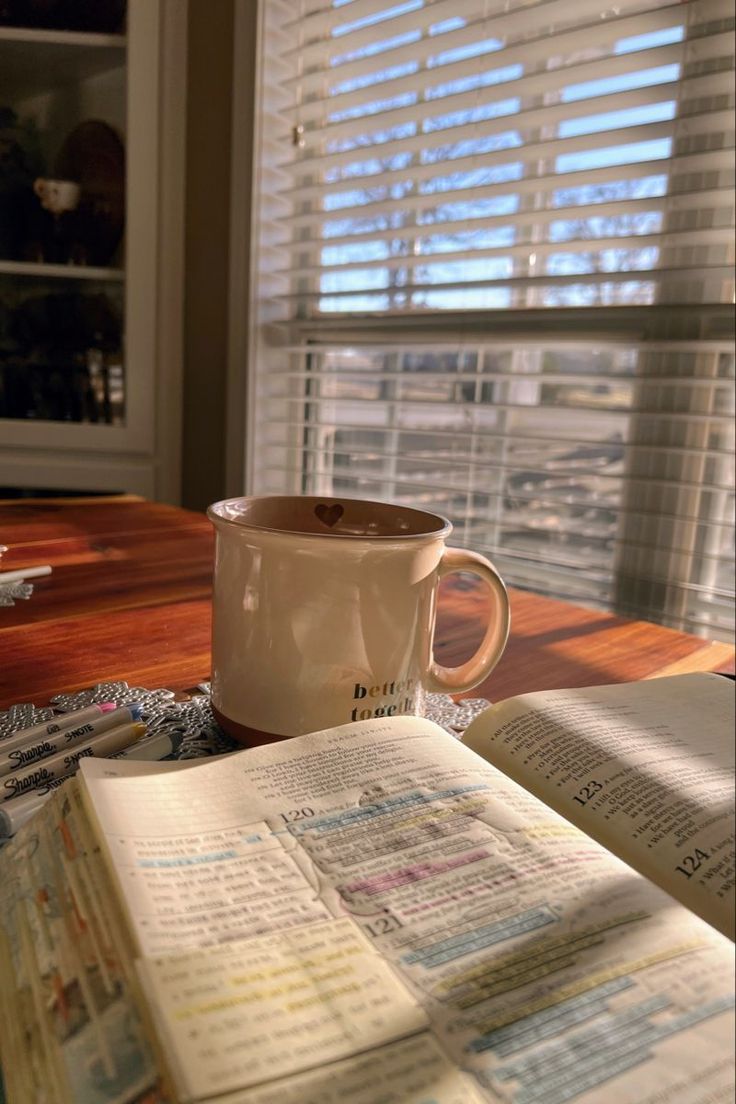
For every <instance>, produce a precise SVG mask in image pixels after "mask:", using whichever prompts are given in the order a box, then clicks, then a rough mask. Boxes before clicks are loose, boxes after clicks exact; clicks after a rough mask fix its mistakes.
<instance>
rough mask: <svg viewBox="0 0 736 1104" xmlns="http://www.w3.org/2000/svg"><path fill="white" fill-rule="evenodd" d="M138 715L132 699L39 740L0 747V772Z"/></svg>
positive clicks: (126, 721)
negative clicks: (10, 747) (126, 703)
mask: <svg viewBox="0 0 736 1104" xmlns="http://www.w3.org/2000/svg"><path fill="white" fill-rule="evenodd" d="M140 719H141V707H140V706H139V705H138V704H137V703H134V704H133V705H128V706H125V707H123V708H122V709H113V710H111V711H110V712H107V711H105V712H104V713H103V714H102V715H101V716H98V717H96V718H92V719H90V720H88V721H85V722H84V723H83V724H78V725H76V727H75V728H64V729H62V731H61V732H57V733H56V735H52V736H44V737H43V738H42V739H40V740H31V741H29V742H27V743H24V744H21V746H20V747H14V748H13V749H12V750H6V749H5V747H3V748H2V754H0V776H1V775H3V774H10V773H11V772H12V771H19V770H22V769H23V768H24V767H27V766H29V764H31V763H37V762H38V761H39V760H41V759H47V758H48V757H49V756H50V755H55V754H56V752H58V751H61V750H62V749H63V748H66V747H70V746H72V745H74V744H78V743H80V742H81V741H82V740H85V741H88V740H91V739H92V737H93V736H99V735H100V733H102V732H108V731H109V730H110V729H111V728H118V727H119V726H120V725H123V724H130V723H131V722H132V721H139V720H140Z"/></svg>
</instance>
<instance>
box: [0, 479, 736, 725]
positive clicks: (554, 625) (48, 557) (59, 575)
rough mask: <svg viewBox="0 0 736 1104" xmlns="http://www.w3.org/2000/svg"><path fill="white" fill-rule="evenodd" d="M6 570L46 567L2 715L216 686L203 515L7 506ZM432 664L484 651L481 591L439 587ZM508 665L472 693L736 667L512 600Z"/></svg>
mask: <svg viewBox="0 0 736 1104" xmlns="http://www.w3.org/2000/svg"><path fill="white" fill-rule="evenodd" d="M0 544H4V545H7V546H8V551H7V552H6V553H5V554H4V555H3V557H2V560H1V561H0V569H1V570H11V569H15V568H21V567H23V568H25V567H30V566H34V565H41V564H51V565H52V567H53V573H52V574H51V575H49V576H46V577H43V578H39V579H37V580H35V581H34V593H33V595H32V597H31V598H30V599H29V600H28V601H18V602H17V603H16V604H15V605H14V606H11V607H0V709H5V708H7V707H8V706H9V705H11V704H12V703H14V702H20V701H25V702H34V703H35V704H36V705H43V704H45V703H46V702H47V701H48V700H49V698H50V697H51V696H52V695H54V694H58V693H60V692H62V691H67V690H73V689H79V688H82V687H88V686H91V685H93V684H94V683H96V682H101V681H107V680H113V679H126V680H127V681H128V683H129V684H130V685H131V686H143V687H147V688H149V689H154V688H156V687H160V686H165V687H169V688H171V689H185V688H187V687H192V686H195V685H196V684H197V683H198V682H201V681H203V680H205V679H207V678H208V677H209V670H210V586H211V575H212V549H213V534H212V529H211V526H210V524H209V522H208V521H207V520H206V518H205V517H204V516H202V515H201V514H196V513H191V512H189V511H185V510H180V509H177V508H175V507H172V506H163V505H159V504H157V503H152V502H146V501H144V500H142V499H139V498H135V497H133V496H116V497H114V498H111V497H105V498H88V499H48V500H42V499H33V500H12V501H5V502H0ZM440 605H441V610H440V618H439V623H438V630H437V641H436V646H435V650H436V654H437V658H438V659H439V660H440V662H442V663H444V664H446V665H447V666H452V665H454V664H457V663H458V662H461V661H462V660H463V659H464V658H466V657H467V656H468V655H469V654H470V653H471V652H472V651H473V650H474V647H475V643H476V642H477V640H478V638H479V633H480V627H481V625H482V622H483V613H484V603H483V596H482V593H481V592H479V591H478V590H477V589H476V588H475V587H468V584H467V581H466V579H465V578H464V577H461V578H458V577H455V579H453V580H449V581H448V582H447V584H446V585H445V586H444V589H443V592H442V597H441V603H440ZM511 607H512V618H513V628H512V634H511V638H510V641H509V644H508V647H507V650H506V652H505V654H504V657H503V659H502V660H501V662H500V664H499V665H498V667H497V668H496V670H495V671H494V672H493V674H492V675H491V676H490V678H489V679H488V680H487V681H486V682H485V683H484V684H483V685H482V686H480V687H478V688H477V689H476V690H474V691H472V692H471V696H474V697H475V696H483V697H488V698H490V699H491V700H493V701H498V700H499V699H501V698H506V697H510V696H512V695H514V694H518V693H522V692H523V691H525V690H543V689H551V688H554V687H564V686H585V685H592V684H595V683H605V682H624V681H628V680H634V679H642V678H649V677H652V676H654V675H662V674H669V673H675V672H681V671H695V670H698V671H704V670H723V671H733V670H734V649H733V648H732V647H730V645H727V644H719V643H711V642H709V641H707V640H703V639H701V638H700V637H695V636H689V635H687V634H685V633H680V632H673V631H672V630H670V629H664V628H660V627H659V626H656V625H652V624H649V623H647V622H643V621H630V620H625V619H623V618H620V617H614V616H612V615H610V614H607V613H601V612H597V611H595V610H588V609H583V608H581V607H579V606H575V605H571V604H570V603H567V602H559V601H553V600H551V599H548V598H540V597H539V596H537V595H533V594H528V593H525V592H522V591H512V592H511Z"/></svg>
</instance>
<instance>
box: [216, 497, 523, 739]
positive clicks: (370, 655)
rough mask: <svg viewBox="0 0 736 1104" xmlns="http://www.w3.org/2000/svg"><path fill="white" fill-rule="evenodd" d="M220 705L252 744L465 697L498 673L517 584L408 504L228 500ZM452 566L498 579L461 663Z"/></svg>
mask: <svg viewBox="0 0 736 1104" xmlns="http://www.w3.org/2000/svg"><path fill="white" fill-rule="evenodd" d="M207 513H208V517H209V518H210V520H211V521H212V523H213V525H214V527H215V532H216V550H215V569H214V590H213V610H212V614H213V625H212V707H213V711H214V713H215V716H216V717H217V719H218V721H219V722H220V724H221V725H222V726H223V728H225V729H226V731H228V732H229V733H231V735H233V736H234V737H235V738H236V739H238V740H239V741H240V742H242V743H244V744H250V745H252V744H259V743H266V742H269V741H272V740H278V739H282V738H284V737H288V736H297V735H301V734H303V733H305V732H314V731H318V730H320V729H324V728H331V727H333V726H335V725H340V724H346V723H347V722H349V721H356V720H368V719H369V718H376V717H386V716H388V717H390V716H396V715H399V714H402V713H414V714H421V713H422V708H423V697H424V692H425V691H427V690H433V691H440V692H444V693H458V692H460V691H464V690H469V689H471V688H472V687H473V686H476V685H477V684H478V683H479V682H482V680H483V679H484V678H485V677H486V676H487V675H488V674H489V673H490V671H491V670H492V669H493V667H494V666H495V664H496V663H497V662H498V660H499V659H500V657H501V654H502V652H503V649H504V647H505V644H506V639H507V637H508V632H509V603H508V596H507V594H506V588H505V587H504V584H503V582H502V580H501V578H500V576H499V574H498V572H497V571H496V569H495V568H494V567H493V565H492V564H491V563H490V562H489V561H488V560H486V559H485V558H484V557H483V556H481V555H479V554H478V553H476V552H470V551H466V550H463V549H459V548H446V547H445V541H446V539H447V538H448V536H449V535H450V532H451V529H452V526H451V525H450V523H449V522H448V521H447V520H446V519H445V518H442V517H439V516H437V515H435V514H429V513H425V512H424V511H422V510H415V509H411V508H409V507H405V506H393V505H388V504H386V503H379V502H365V501H361V500H355V499H344V498H340V499H337V498H309V497H292V496H271V497H255V498H236V499H230V500H228V501H224V502H217V503H215V504H214V505H212V506H210V508H209V510H208V511H207ZM452 571H469V572H472V573H474V574H476V575H479V576H480V578H481V579H482V580H483V581H484V582H485V583H486V585H487V587H488V589H489V591H490V595H491V599H492V612H491V617H490V620H489V624H488V626H487V629H486V633H485V637H484V639H483V641H482V643H481V645H480V647H479V649H478V651H477V652H476V654H475V655H474V656H473V657H472V658H471V659H469V660H468V661H467V662H466V663H463V664H462V665H461V666H459V667H453V668H446V667H442V666H440V665H439V664H438V663H437V662H436V661H435V659H434V657H433V654H432V640H433V636H434V626H435V609H436V602H437V588H438V585H439V581H440V579H441V578H442V577H443V576H444V575H447V574H449V573H450V572H452Z"/></svg>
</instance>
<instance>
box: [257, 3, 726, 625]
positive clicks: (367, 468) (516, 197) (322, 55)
mask: <svg viewBox="0 0 736 1104" xmlns="http://www.w3.org/2000/svg"><path fill="white" fill-rule="evenodd" d="M261 34H262V42H261V57H262V64H261V76H260V81H261V94H260V102H261V110H260V119H259V130H260V146H259V174H260V208H259V213H258V226H259V231H260V242H259V251H258V272H259V296H260V307H261V319H262V321H263V326H262V328H261V330H260V333H261V348H260V349H259V354H258V357H257V364H258V368H257V371H256V377H255V380H254V386H253V393H252V403H251V412H252V427H251V433H252V440H253V448H252V464H251V473H250V483H249V485H250V487H251V488H252V489H254V490H256V491H270V492H279V491H293V490H299V491H303V492H304V493H317V494H351V495H354V496H363V497H373V498H383V499H392V500H394V501H402V502H407V503H411V504H414V505H418V506H425V507H426V508H429V509H434V510H436V511H439V512H440V513H443V514H445V515H446V516H448V517H449V518H450V519H451V520H452V521H453V522H454V524H455V526H456V538H457V540H458V541H459V542H460V543H465V544H468V545H470V546H471V547H476V548H478V549H480V550H482V551H485V552H487V553H488V554H490V556H491V558H493V559H494V560H495V562H496V563H497V566H498V567H499V569H500V570H501V571H502V573H503V574H504V576H505V577H506V578H507V580H508V581H509V582H510V583H513V584H515V585H519V586H525V587H529V588H531V589H535V590H539V591H542V592H545V593H551V594H557V595H560V596H563V597H570V598H574V599H578V600H581V601H585V602H588V603H589V604H593V605H600V606H602V607H605V608H615V609H618V610H621V611H622V612H626V613H632V614H638V615H641V616H645V617H650V618H652V619H654V620H659V621H662V622H664V623H666V624H671V625H674V626H677V627H681V628H687V629H689V630H691V631H699V632H703V633H706V634H708V635H715V636H724V637H729V636H730V635H731V634H732V629H733V614H732V610H733V589H734V588H733V566H734V544H733V539H734V538H733V506H734V490H733V488H734V472H733V428H732V427H733V405H734V399H733V396H734V391H733V376H734V356H733V342H732V328H733V310H732V306H731V304H732V302H733V298H734V275H733V262H734V239H733V225H734V193H733V183H734V181H733V152H734V142H733V117H734V114H733V99H734V97H733V67H734V58H733V54H734V35H733V9H732V5H731V3H730V0H729V2H728V3H727V2H725V0H690V2H687V3H677V4H672V3H659V4H658V3H653V2H652V0H643V2H642V0H634V2H630V3H629V2H626V0H621V2H619V3H617V4H616V5H615V6H611V7H607V6H606V5H605V4H604V3H602V0H577V2H575V3H572V0H542V2H536V3H528V4H524V3H520V2H518V0H504V2H499V0H434V2H428V0H405V2H403V3H390V2H386V0H343V2H339V0H334V2H333V3H329V2H328V0H304V2H303V3H300V4H297V3H294V2H289V3H285V2H284V3H282V2H281V0H265V3H264V4H263V26H262V32H261Z"/></svg>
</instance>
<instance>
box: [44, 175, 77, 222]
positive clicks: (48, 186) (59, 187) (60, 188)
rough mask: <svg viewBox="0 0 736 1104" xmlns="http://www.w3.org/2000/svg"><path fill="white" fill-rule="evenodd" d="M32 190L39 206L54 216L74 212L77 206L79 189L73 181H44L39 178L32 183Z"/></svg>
mask: <svg viewBox="0 0 736 1104" xmlns="http://www.w3.org/2000/svg"><path fill="white" fill-rule="evenodd" d="M33 190H34V192H35V193H36V195H37V196H38V198H39V199H40V200H41V206H42V207H43V208H44V209H45V210H46V211H51V213H52V214H54V215H61V214H63V213H64V211H75V210H76V208H77V207H78V205H79V195H80V187H79V185H78V184H76V183H75V182H74V181H73V180H45V179H44V178H43V177H42V176H39V177H38V178H37V179H36V180H34V182H33Z"/></svg>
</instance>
